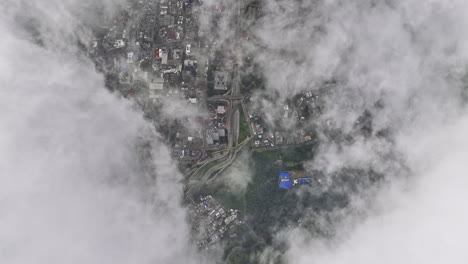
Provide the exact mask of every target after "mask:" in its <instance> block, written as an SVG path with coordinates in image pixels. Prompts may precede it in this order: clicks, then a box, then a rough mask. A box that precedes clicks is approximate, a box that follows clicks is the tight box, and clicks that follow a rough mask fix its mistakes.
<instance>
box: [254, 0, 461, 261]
mask: <svg viewBox="0 0 468 264" xmlns="http://www.w3.org/2000/svg"><path fill="white" fill-rule="evenodd" d="M267 3H268V4H267V8H266V14H265V16H264V17H262V19H261V21H260V22H259V23H258V24H257V26H256V28H255V29H254V30H255V32H256V33H257V36H259V41H260V43H261V45H262V46H261V48H260V49H256V47H255V46H254V47H252V49H253V50H255V52H256V54H257V56H256V58H255V59H256V61H257V63H259V64H260V66H261V67H262V68H263V73H264V75H265V77H266V80H267V90H266V91H265V92H263V93H267V94H271V93H273V92H277V93H278V94H279V95H280V97H279V99H278V100H277V101H276V102H275V103H274V104H271V103H270V102H265V103H264V104H263V106H264V112H265V113H266V114H267V115H268V114H272V115H275V113H277V111H281V107H282V105H283V104H284V101H283V100H284V99H285V98H287V97H288V96H290V94H291V93H294V92H299V91H304V90H316V89H317V88H318V87H320V83H321V82H323V81H324V80H330V79H331V78H334V79H336V80H338V84H337V86H336V87H335V88H334V89H333V90H332V91H333V92H332V93H331V94H330V95H329V96H328V97H327V99H326V100H327V101H326V103H325V111H324V116H323V117H322V118H323V119H324V120H321V121H325V120H333V122H334V123H335V125H336V126H337V127H338V128H340V130H341V131H343V132H351V131H352V130H353V124H354V122H355V121H356V119H357V117H358V116H359V115H361V114H362V113H363V111H364V110H366V109H367V110H369V111H370V112H371V113H372V115H373V117H374V120H373V126H374V132H375V131H378V130H380V129H388V130H389V131H391V134H390V135H391V141H387V140H385V139H382V138H379V137H376V136H371V137H369V138H362V137H357V138H355V140H354V141H352V143H348V144H342V145H340V146H339V147H338V146H337V144H336V143H335V142H327V141H326V140H325V141H323V142H322V146H321V148H320V150H319V153H318V155H317V159H316V160H314V161H313V162H311V164H310V167H312V168H314V166H315V168H317V166H318V167H319V168H320V169H324V170H325V171H329V172H333V171H339V170H340V169H342V168H344V167H357V168H363V169H369V168H371V169H373V170H375V171H377V172H380V173H383V174H384V175H386V177H387V183H386V184H385V185H384V186H382V187H381V189H380V191H379V193H378V194H377V196H376V197H374V198H373V200H374V201H373V202H371V203H370V204H369V203H362V199H363V198H362V197H361V196H366V191H363V192H361V193H358V195H357V196H356V197H355V198H353V199H354V200H352V201H353V202H354V203H352V205H354V206H355V208H353V207H351V208H348V211H347V212H351V213H350V216H349V217H348V219H347V216H345V217H344V221H341V222H340V224H339V225H337V226H335V227H334V228H335V229H336V230H337V234H338V235H337V237H336V238H335V239H333V240H332V241H330V240H321V239H318V238H316V237H312V236H311V235H309V234H308V233H307V232H304V230H300V229H298V230H293V231H284V232H283V233H281V234H279V235H278V239H279V240H285V241H287V242H289V244H290V248H289V250H288V251H287V254H286V255H285V256H284V259H285V260H287V261H288V263H322V264H326V263H442V262H450V263H463V262H465V261H466V259H467V257H468V256H467V253H466V250H465V249H464V246H463V244H464V242H463V241H464V237H466V235H467V234H468V229H467V228H466V227H465V225H464V223H465V222H466V220H468V219H467V217H468V208H467V207H466V206H464V205H463V201H464V200H465V199H466V198H467V197H466V195H465V194H464V191H463V190H464V189H466V187H468V178H467V177H466V175H465V174H466V173H465V171H466V170H467V169H468V167H467V165H466V162H464V159H465V158H466V155H467V151H468V146H467V145H466V143H467V141H466V137H465V136H464V135H465V134H466V133H467V132H468V131H467V129H468V123H467V118H468V114H467V113H466V107H465V100H464V99H463V93H464V90H463V89H464V83H463V79H462V78H463V77H464V76H465V75H466V62H467V59H468V56H467V55H468V54H467V48H466V47H467V36H468V35H467V33H468V32H467V30H466V29H467V28H468V27H467V22H468V21H467V20H466V15H467V14H468V5H467V3H466V2H465V1H443V0H428V1H412V0H409V1H370V0H369V1H367V0H364V1H340V0H327V1H313V3H312V1H297V2H294V1H286V0H284V1H282V0H279V1H268V2H267ZM260 96H262V94H260ZM379 100H380V101H379ZM378 101H379V102H380V103H381V104H382V105H383V108H381V107H376V102H378ZM390 154H391V155H390ZM390 157H396V158H390ZM407 173H409V175H408V176H409V178H406V177H401V176H402V175H401V174H405V176H406V175H407ZM365 199H366V198H364V200H365ZM369 206H370V207H369ZM353 210H356V211H359V212H362V211H364V212H365V214H364V215H366V217H364V219H362V218H359V219H360V220H359V222H358V223H356V219H355V218H354V217H351V215H353V214H352V211H353ZM266 255H267V254H266ZM269 261H270V259H269V258H268V257H265V262H269Z"/></svg>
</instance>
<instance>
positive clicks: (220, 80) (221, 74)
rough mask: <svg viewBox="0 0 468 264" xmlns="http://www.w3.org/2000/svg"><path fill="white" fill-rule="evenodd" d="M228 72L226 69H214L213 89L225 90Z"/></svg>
mask: <svg viewBox="0 0 468 264" xmlns="http://www.w3.org/2000/svg"><path fill="white" fill-rule="evenodd" d="M228 83H229V74H228V72H226V71H215V85H214V88H215V90H227V89H228Z"/></svg>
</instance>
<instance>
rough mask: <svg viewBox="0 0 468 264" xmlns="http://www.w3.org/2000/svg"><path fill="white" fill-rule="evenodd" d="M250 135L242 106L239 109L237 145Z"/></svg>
mask: <svg viewBox="0 0 468 264" xmlns="http://www.w3.org/2000/svg"><path fill="white" fill-rule="evenodd" d="M249 135H250V131H249V124H248V123H247V119H246V117H245V114H244V109H243V108H242V106H241V107H240V108H239V144H240V143H242V142H243V141H244V140H245V139H246V138H248V137H249Z"/></svg>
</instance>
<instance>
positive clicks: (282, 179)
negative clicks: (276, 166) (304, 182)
mask: <svg viewBox="0 0 468 264" xmlns="http://www.w3.org/2000/svg"><path fill="white" fill-rule="evenodd" d="M278 181H279V187H280V189H291V187H292V183H291V175H290V174H289V172H280V173H279V178H278Z"/></svg>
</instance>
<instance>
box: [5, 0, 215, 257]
mask: <svg viewBox="0 0 468 264" xmlns="http://www.w3.org/2000/svg"><path fill="white" fill-rule="evenodd" d="M93 2H94V1H61V0H60V1H59V0H57V1H54V0H49V1H39V2H34V3H30V2H29V1H9V0H7V1H2V2H1V3H0V11H1V15H0V32H1V34H2V41H1V42H0V87H1V89H0V149H1V151H0V181H1V182H0V237H1V238H0V262H1V263H12V264H16V263H18V264H23V263H24V264H26V263H126V264H128V263H206V261H201V260H200V257H199V256H198V255H197V254H196V253H195V250H194V248H193V246H192V245H191V242H190V241H189V232H188V230H189V226H188V224H187V222H186V219H185V210H184V209H183V208H181V206H180V201H181V195H182V186H181V184H180V183H179V180H180V179H181V174H180V173H179V172H178V170H177V169H176V164H175V162H174V161H173V160H172V159H171V158H170V152H169V149H168V148H167V147H166V146H165V145H164V144H163V143H162V140H160V138H159V135H158V134H157V133H156V132H155V131H154V129H153V127H152V125H150V124H149V123H147V122H146V121H144V120H143V118H142V113H141V111H140V110H138V108H137V107H135V106H134V105H133V104H132V103H131V102H129V101H127V100H124V99H119V98H118V96H116V95H115V94H111V93H109V92H108V91H107V90H106V89H105V88H104V77H103V75H101V74H98V73H96V71H95V69H94V65H93V64H92V62H91V61H89V60H88V59H86V58H84V57H83V56H78V55H77V54H78V52H77V47H76V40H77V39H78V38H81V39H83V40H86V38H87V37H88V36H90V35H89V31H88V30H87V28H86V27H85V26H84V25H83V22H85V21H86V22H87V23H88V22H89V20H87V19H85V18H86V17H92V12H90V11H92V10H94V9H93V8H94V7H96V6H99V5H101V6H102V5H104V6H105V10H106V12H112V10H113V8H114V7H115V4H116V3H115V2H112V1H107V2H100V3H96V4H93ZM90 8H91V9H90ZM109 14H110V13H109ZM32 33H33V34H32ZM38 44H40V45H38ZM148 142H150V144H151V149H150V151H151V153H152V157H153V160H149V161H145V160H144V159H143V157H144V156H145V154H143V151H142V148H141V146H142V145H143V144H144V143H148ZM154 176H155V177H156V178H155V179H154Z"/></svg>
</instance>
